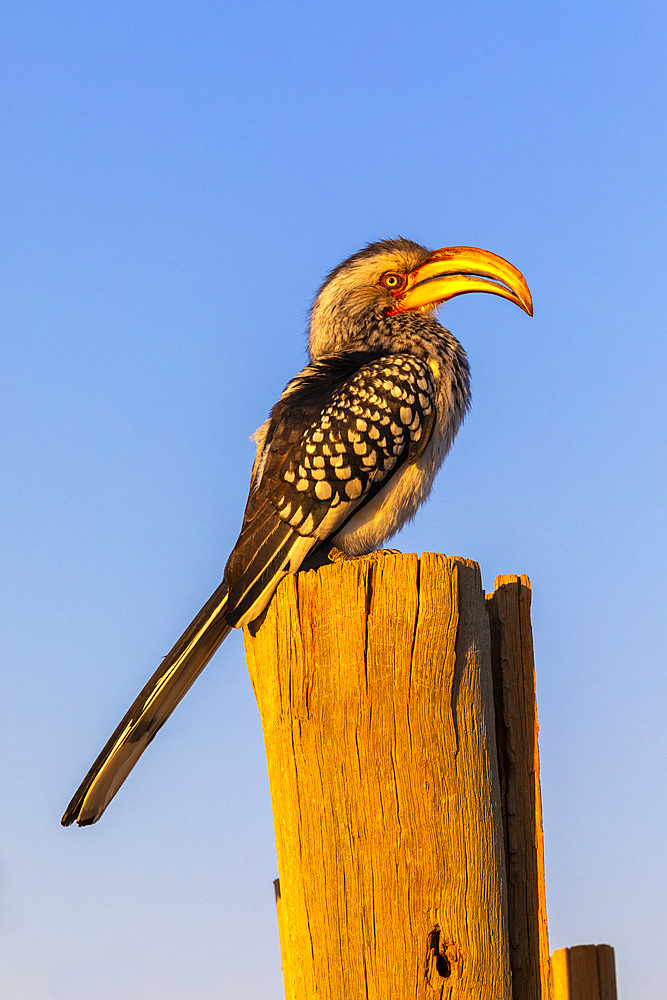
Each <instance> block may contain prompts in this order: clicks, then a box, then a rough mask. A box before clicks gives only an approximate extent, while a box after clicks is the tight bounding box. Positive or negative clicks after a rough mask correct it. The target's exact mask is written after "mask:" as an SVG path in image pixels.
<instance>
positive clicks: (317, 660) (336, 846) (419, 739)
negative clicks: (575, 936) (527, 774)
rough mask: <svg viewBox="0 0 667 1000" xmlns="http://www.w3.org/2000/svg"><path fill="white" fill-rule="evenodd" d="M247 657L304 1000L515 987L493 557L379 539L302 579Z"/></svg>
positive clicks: (450, 994) (287, 926)
mask: <svg viewBox="0 0 667 1000" xmlns="http://www.w3.org/2000/svg"><path fill="white" fill-rule="evenodd" d="M246 654H247V662H248V669H249V671H250V676H251V679H252V682H253V686H254V689H255V694H256V697H257V702H258V705H259V709H260V714H261V717H262V725H263V729H264V738H265V744H266V755H267V763H268V770H269V781H270V785H271V795H272V800H273V812H274V822H275V829H276V844H277V851H278V866H279V873H280V892H281V898H280V908H281V918H280V922H281V944H282V948H283V955H284V956H285V949H286V948H287V949H288V951H289V958H288V960H287V966H288V974H287V975H286V977H285V978H286V995H287V998H288V1000H316V998H321V1000H357V998H367V1000H394V998H397V1000H408V998H409V1000H422V998H423V1000H435V998H448V1000H511V983H510V968H509V945H508V931H507V900H506V884H505V874H504V873H505V861H504V850H503V831H502V818H501V809H500V786H499V779H498V768H497V758H496V740H495V728H494V708H493V685H492V677H491V661H490V648H489V625H488V617H487V612H486V608H485V603H484V595H483V592H482V588H481V581H480V576H479V569H478V567H477V566H476V564H474V563H471V562H469V561H466V560H461V559H452V558H447V557H445V556H440V555H424V556H423V557H422V558H421V560H418V559H417V557H416V556H412V555H402V556H396V555H392V554H380V555H378V556H376V557H374V558H365V559H359V560H350V561H346V562H342V563H339V564H335V565H333V566H327V567H324V568H322V569H320V570H317V571H313V572H310V573H301V574H299V575H298V576H297V577H288V578H287V579H286V580H285V581H284V583H283V584H282V585H281V586H280V588H279V589H278V591H277V593H276V596H275V598H274V600H273V601H272V603H271V605H270V607H269V609H268V611H267V613H266V616H265V618H264V621H263V623H262V624H261V627H260V628H259V629H258V630H257V631H256V634H255V635H254V637H253V636H252V635H251V634H250V633H249V632H248V631H247V630H246ZM284 961H285V957H284Z"/></svg>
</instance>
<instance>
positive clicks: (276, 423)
mask: <svg viewBox="0 0 667 1000" xmlns="http://www.w3.org/2000/svg"><path fill="white" fill-rule="evenodd" d="M434 415H435V389H434V385H433V379H432V375H431V371H430V369H429V367H428V365H427V363H426V362H424V361H422V360H421V359H419V358H416V357H413V356H412V355H409V354H396V355H388V356H387V355H385V356H378V355H377V354H365V353H364V354H347V355H342V356H341V357H334V358H325V359H321V360H319V361H318V362H316V363H314V364H312V365H309V366H308V367H307V368H306V369H304V370H303V371H302V372H301V373H300V375H299V376H297V378H296V379H294V380H293V381H292V382H290V384H289V385H288V386H287V388H286V390H285V392H284V393H283V396H282V397H281V399H280V400H279V402H278V403H277V404H276V406H275V407H274V410H273V412H272V416H271V422H270V424H269V428H268V431H267V434H266V439H265V443H264V449H263V454H262V456H261V458H260V461H259V462H258V465H257V467H256V470H255V475H254V479H253V484H252V488H251V492H250V496H249V498H248V504H247V507H246V512H245V517H244V521H243V526H242V528H241V534H240V536H239V539H238V541H237V544H236V546H235V547H234V551H233V552H232V554H231V556H230V558H229V561H228V563H227V568H226V570H225V579H226V580H227V582H228V585H229V588H230V596H229V609H228V612H227V616H228V619H229V621H230V622H231V623H232V624H244V623H245V621H250V620H252V618H253V617H255V615H256V614H258V613H259V611H260V610H261V607H260V605H262V602H263V604H266V603H267V602H268V600H269V598H270V596H271V594H272V593H273V590H274V589H275V586H276V585H277V583H278V581H279V580H280V579H281V577H282V576H284V575H285V574H286V573H288V572H295V571H296V570H297V569H298V568H299V565H300V564H301V562H302V561H303V559H304V558H305V556H306V555H307V554H308V553H309V552H310V551H311V550H312V549H313V548H315V547H316V546H317V545H320V544H322V543H323V542H326V540H327V539H328V538H330V537H331V536H332V535H334V534H335V533H336V531H338V530H339V528H340V527H341V526H342V525H343V524H344V522H345V521H346V520H347V518H348V517H350V516H351V515H352V514H353V513H354V512H355V511H356V510H357V509H358V508H359V507H360V506H361V505H362V504H363V503H365V502H367V501H368V500H369V499H370V498H371V497H372V496H374V495H375V493H376V492H377V491H378V490H379V489H381V488H382V487H383V486H384V485H385V484H386V483H387V482H388V480H389V479H390V477H391V476H393V475H394V474H395V472H396V471H397V469H399V468H400V466H401V465H402V464H403V463H404V462H406V461H408V462H409V461H416V459H417V458H418V457H419V455H420V454H421V452H422V450H423V448H424V447H425V445H426V444H427V442H428V439H429V437H430V434H431V431H432V428H433V419H434ZM258 609H259V610H258Z"/></svg>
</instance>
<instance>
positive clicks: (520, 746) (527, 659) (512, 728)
mask: <svg viewBox="0 0 667 1000" xmlns="http://www.w3.org/2000/svg"><path fill="white" fill-rule="evenodd" d="M530 603H531V590H530V581H529V580H528V577H526V576H513V575H507V576H499V577H497V578H496V589H495V591H494V593H493V594H489V595H487V600H486V607H487V611H488V613H489V622H490V626H491V661H492V667H493V679H494V688H495V709H496V713H495V714H496V736H497V742H498V761H499V770H500V786H501V794H502V815H503V827H504V833H505V856H506V860H507V881H508V891H507V897H508V925H509V941H510V965H511V968H512V991H513V992H512V998H513V1000H548V998H549V995H550V992H551V990H550V976H549V935H548V930H547V912H546V897H545V882H544V843H543V834H542V799H541V794H540V760H539V748H538V730H539V726H538V721H537V703H536V695H535V663H534V657H533V635H532V629H531V624H530Z"/></svg>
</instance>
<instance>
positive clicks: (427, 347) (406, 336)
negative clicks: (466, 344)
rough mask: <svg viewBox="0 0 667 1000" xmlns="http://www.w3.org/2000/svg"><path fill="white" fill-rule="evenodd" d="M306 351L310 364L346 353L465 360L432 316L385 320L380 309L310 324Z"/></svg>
mask: <svg viewBox="0 0 667 1000" xmlns="http://www.w3.org/2000/svg"><path fill="white" fill-rule="evenodd" d="M308 351H309V354H310V360H311V361H317V360H318V359H319V358H322V357H327V356H330V355H332V354H341V353H347V352H348V351H373V352H376V351H382V352H383V353H384V352H386V353H387V354H413V355H415V356H417V357H421V358H425V359H427V360H428V359H429V358H432V359H434V360H436V361H438V362H439V363H442V362H443V360H445V359H447V358H452V357H454V356H458V355H460V356H461V357H462V358H463V359H465V353H464V351H463V348H462V347H461V345H460V344H459V342H458V341H457V340H456V338H455V337H454V336H452V334H451V333H450V332H449V330H446V329H445V328H444V327H443V326H441V325H440V323H438V321H437V319H436V318H435V316H433V315H432V314H430V313H417V312H405V313H399V314H398V315H397V316H385V315H384V310H383V309H378V310H377V311H375V312H373V313H365V314H364V315H363V316H350V315H349V314H345V313H341V314H332V315H331V316H329V318H328V319H327V321H326V322H322V321H320V322H311V327H310V331H309V337H308Z"/></svg>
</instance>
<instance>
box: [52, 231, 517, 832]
mask: <svg viewBox="0 0 667 1000" xmlns="http://www.w3.org/2000/svg"><path fill="white" fill-rule="evenodd" d="M464 292H493V293H494V294H495V295H502V296H503V297H504V298H506V299H509V300H510V301H511V302H514V303H516V304H517V305H518V306H520V307H521V308H522V309H523V310H524V311H525V312H527V313H528V314H529V315H532V302H531V298H530V292H529V291H528V286H527V285H526V282H525V280H524V278H523V276H522V275H521V273H520V272H519V271H517V269H516V268H515V267H513V266H512V265H511V264H509V263H508V262H507V261H506V260H503V259H502V258H501V257H497V256H496V255H495V254H492V253H487V252H486V251H484V250H477V249H474V248H472V247H447V248H445V249H442V250H435V251H434V252H432V251H430V250H427V249H426V248H425V247H422V246H419V244H417V243H413V242H411V241H410V240H406V239H396V240H384V241H382V242H379V243H372V244H370V245H369V246H367V247H366V248H365V249H364V250H361V251H359V253H356V254H354V255H353V256H352V257H349V258H348V259H347V260H346V261H344V262H343V263H342V264H339V266H338V267H337V268H335V269H334V270H333V271H332V272H331V274H330V275H329V276H328V278H327V279H326V280H325V282H324V284H323V285H322V287H321V288H320V290H319V292H318V294H317V296H316V298H315V301H314V303H313V307H312V310H311V315H310V327H309V340H308V348H309V353H310V363H309V364H308V365H306V367H305V368H304V369H303V370H302V371H301V372H299V374H298V375H297V376H295V378H293V379H292V381H291V382H290V383H289V384H288V385H287V387H286V389H285V391H284V392H283V394H282V396H281V397H280V399H279V400H278V402H277V403H276V405H275V406H274V407H273V410H272V411H271V415H270V417H269V419H268V420H267V421H266V422H265V423H264V424H263V425H262V426H261V427H260V428H259V430H258V431H257V433H256V435H255V438H256V441H257V457H256V459H255V464H254V468H253V470H252V479H251V483H250V495H249V497H248V503H247V505H246V509H245V515H244V518H243V525H242V527H241V534H240V535H239V538H238V540H237V542H236V545H235V546H234V549H233V550H232V553H231V555H230V557H229V560H228V562H227V566H226V567H225V573H224V579H223V582H222V583H221V584H220V586H219V587H218V589H217V590H216V591H215V593H214V594H213V595H212V597H211V598H210V599H209V600H208V602H207V603H206V604H205V605H204V607H203V608H202V609H201V611H200V612H199V614H198V615H197V617H196V618H195V619H194V621H193V622H192V623H191V624H190V625H189V626H188V628H187V629H186V630H185V632H184V633H183V635H182V636H181V638H180V639H179V640H178V642H177V643H176V645H175V646H174V647H173V649H172V650H171V652H170V653H168V655H167V656H166V657H165V659H164V661H163V662H162V664H161V666H160V667H159V668H158V670H157V671H156V673H155V674H154V675H153V677H151V679H150V680H149V681H148V683H147V684H146V686H145V688H144V689H143V691H142V692H141V694H140V695H139V697H138V698H137V699H136V701H135V702H134V704H133V705H132V707H131V708H130V710H129V711H128V712H127V714H126V716H125V718H124V719H123V720H122V722H121V723H120V725H119V726H118V728H117V729H116V731H115V732H114V733H113V735H112V736H111V738H110V739H109V741H108V743H107V745H106V746H105V747H104V749H103V750H102V752H101V754H100V755H99V757H98V758H97V760H96V761H95V763H94V764H93V766H92V767H91V769H90V771H89V772H88V774H87V775H86V778H85V779H84V781H83V783H82V785H81V787H80V788H79V790H78V791H77V793H76V795H75V796H74V798H73V799H72V801H71V803H70V805H69V806H68V808H67V811H66V813H65V815H64V816H63V819H62V822H63V824H64V825H65V826H69V824H70V823H73V822H74V821H76V822H77V823H79V824H80V825H81V826H84V825H87V824H89V823H94V822H95V821H96V820H98V819H99V818H100V816H101V815H102V813H103V812H104V810H105V809H106V807H107V806H108V804H109V802H110V801H111V799H112V798H113V796H114V795H115V794H116V792H117V791H118V789H119V788H120V786H121V785H122V783H123V781H124V780H125V778H126V777H127V775H128V774H129V772H130V771H131V769H132V768H133V767H134V765H135V764H136V762H137V760H138V759H139V757H140V755H141V754H142V753H143V751H144V750H145V749H146V747H147V746H148V744H149V743H150V742H151V740H152V739H153V737H154V736H155V734H156V733H157V731H158V730H159V729H160V727H161V726H162V725H163V724H164V723H165V722H166V720H167V719H168V718H169V716H170V714H171V712H172V711H173V710H174V708H175V707H176V705H177V704H178V702H179V701H180V700H181V698H182V697H183V695H184V694H185V693H186V692H187V691H188V689H189V688H190V686H191V685H192V684H193V682H194V681H195V680H196V679H197V677H198V676H199V674H200V673H201V671H202V670H203V669H204V667H205V666H206V664H207V663H208V661H209V660H210V658H211V657H212V656H213V653H214V652H215V651H216V649H217V648H218V646H219V645H220V643H221V642H222V640H223V639H224V638H225V636H226V635H227V634H228V632H229V631H230V630H231V629H232V628H238V627H240V626H242V625H247V624H248V623H249V622H252V621H253V620H254V619H255V618H257V617H258V615H260V614H261V612H262V611H263V610H264V608H265V607H266V605H267V604H268V602H269V601H270V600H271V596H272V594H273V592H274V591H275V589H276V586H277V585H278V583H279V582H280V580H281V579H282V578H283V577H284V576H285V575H286V574H287V573H296V571H297V570H298V569H299V567H301V566H302V565H303V564H304V561H305V560H306V559H309V560H310V559H311V558H312V557H313V556H314V555H315V554H316V553H317V552H318V550H319V552H324V551H327V550H328V547H329V546H331V545H333V546H335V548H336V549H338V550H339V551H341V552H342V553H344V554H345V555H349V556H357V555H362V554H363V553H366V552H369V551H371V550H372V549H374V548H376V547H377V546H379V545H381V544H382V543H383V542H384V541H385V540H386V539H387V538H390V537H391V536H392V535H393V534H394V533H395V532H396V531H398V529H399V528H400V527H401V526H402V525H403V524H405V522H406V521H409V520H410V519H411V518H412V517H413V516H414V514H415V512H416V510H417V508H418V507H419V505H420V504H421V503H422V502H423V501H424V500H425V499H426V497H427V496H428V494H429V492H430V489H431V485H432V483H433V478H434V476H435V474H436V472H437V470H438V468H439V466H440V464H441V463H442V460H443V459H444V457H445V455H446V454H447V451H448V450H449V448H450V446H451V443H452V441H453V439H454V436H455V434H456V432H457V430H458V428H459V426H460V424H461V421H462V420H463V417H464V415H465V413H466V410H467V409H468V406H469V402H470V390H469V382H468V363H467V360H466V356H465V352H464V351H463V348H462V347H461V345H460V344H459V343H458V341H457V340H456V339H455V338H454V337H453V336H452V335H451V333H449V331H448V330H445V329H444V328H443V327H442V326H440V324H439V323H438V322H437V320H436V318H435V315H434V313H435V310H436V308H437V306H439V305H440V304H441V303H442V302H444V301H445V300H446V299H451V298H452V297H453V296H455V295H461V294H462V293H464Z"/></svg>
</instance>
